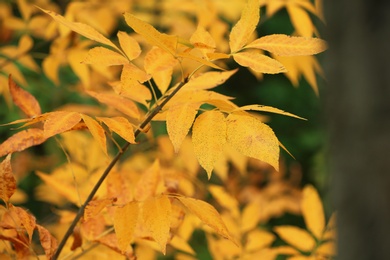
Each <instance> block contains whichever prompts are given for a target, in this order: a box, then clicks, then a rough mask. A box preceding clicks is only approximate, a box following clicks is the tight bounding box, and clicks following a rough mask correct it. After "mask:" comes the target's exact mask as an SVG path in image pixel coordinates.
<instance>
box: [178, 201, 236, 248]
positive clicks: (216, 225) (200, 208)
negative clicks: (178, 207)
mask: <svg viewBox="0 0 390 260" xmlns="http://www.w3.org/2000/svg"><path fill="white" fill-rule="evenodd" d="M176 199H178V200H179V201H180V202H181V203H183V204H184V206H186V208H187V209H188V210H189V211H190V212H192V213H193V214H195V215H196V216H197V217H198V218H199V219H200V220H201V221H202V222H203V223H204V224H206V225H208V226H209V227H211V228H212V229H213V230H214V231H215V232H216V233H217V234H219V235H221V236H223V237H224V238H227V239H229V240H231V241H232V242H234V243H236V242H235V240H234V239H233V237H232V236H231V235H230V233H229V231H228V229H227V228H226V225H225V223H223V221H222V218H221V216H220V215H219V213H218V211H217V210H216V209H215V208H214V207H213V206H211V205H210V204H208V203H206V202H204V201H202V200H197V199H193V198H186V197H181V196H178V197H176Z"/></svg>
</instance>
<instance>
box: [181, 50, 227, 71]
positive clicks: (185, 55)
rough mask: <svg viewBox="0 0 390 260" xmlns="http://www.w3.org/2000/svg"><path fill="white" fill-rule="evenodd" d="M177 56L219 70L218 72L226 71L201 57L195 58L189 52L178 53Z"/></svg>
mask: <svg viewBox="0 0 390 260" xmlns="http://www.w3.org/2000/svg"><path fill="white" fill-rule="evenodd" d="M177 56H178V57H181V58H185V59H190V60H194V61H197V62H199V63H201V64H203V65H206V66H209V67H211V68H214V69H217V70H224V69H223V68H221V67H219V66H218V65H216V64H214V63H212V62H211V61H208V60H205V59H203V58H201V57H198V56H195V55H193V54H191V53H188V52H181V53H178V54H177Z"/></svg>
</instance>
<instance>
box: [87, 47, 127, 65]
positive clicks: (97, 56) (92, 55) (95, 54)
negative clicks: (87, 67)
mask: <svg viewBox="0 0 390 260" xmlns="http://www.w3.org/2000/svg"><path fill="white" fill-rule="evenodd" d="M83 63H85V64H93V65H99V66H114V65H123V64H128V63H129V60H128V59H127V58H126V57H124V56H122V55H121V54H119V53H117V52H116V51H112V50H109V49H107V48H104V47H95V48H92V49H90V50H89V51H88V55H87V57H85V59H84V61H83Z"/></svg>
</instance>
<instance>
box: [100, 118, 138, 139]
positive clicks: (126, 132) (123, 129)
mask: <svg viewBox="0 0 390 260" xmlns="http://www.w3.org/2000/svg"><path fill="white" fill-rule="evenodd" d="M97 119H98V120H99V121H102V122H103V123H104V124H106V125H107V126H108V128H110V130H111V131H114V132H115V133H117V134H118V135H119V136H121V137H122V138H123V139H125V140H126V141H128V142H129V143H131V144H135V143H136V141H135V137H134V128H133V125H132V124H130V122H129V120H127V119H126V118H124V117H119V116H118V117H111V118H110V117H97Z"/></svg>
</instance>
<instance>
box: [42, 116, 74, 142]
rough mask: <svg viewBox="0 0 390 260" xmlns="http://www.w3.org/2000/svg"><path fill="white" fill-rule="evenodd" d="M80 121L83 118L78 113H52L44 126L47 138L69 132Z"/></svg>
mask: <svg viewBox="0 0 390 260" xmlns="http://www.w3.org/2000/svg"><path fill="white" fill-rule="evenodd" d="M80 120H81V116H80V114H79V113H77V112H68V111H55V112H52V113H50V114H49V116H48V117H47V119H46V121H45V123H44V125H43V130H44V135H45V138H49V137H52V136H54V135H56V134H60V133H63V132H65V131H68V130H69V129H71V128H72V127H74V126H75V125H76V124H77V123H79V122H80Z"/></svg>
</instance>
